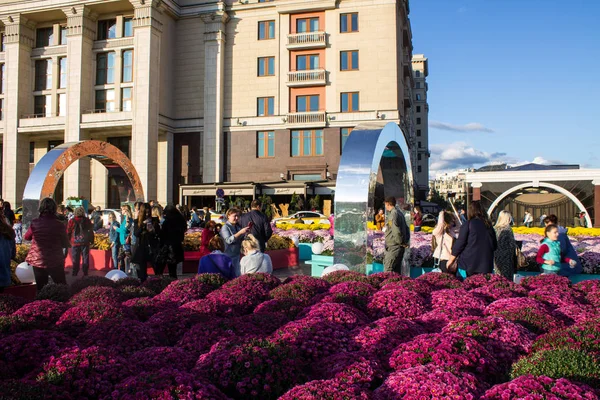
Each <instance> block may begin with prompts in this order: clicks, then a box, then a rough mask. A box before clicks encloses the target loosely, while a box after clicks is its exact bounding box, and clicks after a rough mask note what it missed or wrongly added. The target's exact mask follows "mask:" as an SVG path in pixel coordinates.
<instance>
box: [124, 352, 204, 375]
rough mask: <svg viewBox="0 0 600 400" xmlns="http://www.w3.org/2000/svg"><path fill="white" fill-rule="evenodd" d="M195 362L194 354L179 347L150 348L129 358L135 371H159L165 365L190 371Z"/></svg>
mask: <svg viewBox="0 0 600 400" xmlns="http://www.w3.org/2000/svg"><path fill="white" fill-rule="evenodd" d="M195 362H196V358H195V357H194V356H193V355H192V354H190V353H189V352H187V351H185V350H183V349H181V348H179V347H149V348H146V349H143V350H140V351H138V352H136V353H134V354H133V355H132V356H131V357H129V364H130V365H131V369H132V370H133V371H159V370H160V369H161V368H163V367H164V366H165V365H171V366H173V367H174V368H176V369H179V370H180V371H189V370H190V369H192V368H193V367H194V364H195Z"/></svg>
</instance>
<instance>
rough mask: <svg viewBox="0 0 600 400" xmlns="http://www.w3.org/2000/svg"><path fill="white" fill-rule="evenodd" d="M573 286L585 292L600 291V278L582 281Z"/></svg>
mask: <svg viewBox="0 0 600 400" xmlns="http://www.w3.org/2000/svg"><path fill="white" fill-rule="evenodd" d="M573 287H574V288H575V289H577V290H579V291H580V292H582V293H584V294H586V293H590V292H600V280H598V279H594V280H589V281H581V282H579V283H577V284H575V285H573Z"/></svg>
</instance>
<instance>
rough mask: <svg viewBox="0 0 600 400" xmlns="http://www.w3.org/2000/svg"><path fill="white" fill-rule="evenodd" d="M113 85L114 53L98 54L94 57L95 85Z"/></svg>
mask: <svg viewBox="0 0 600 400" xmlns="http://www.w3.org/2000/svg"><path fill="white" fill-rule="evenodd" d="M110 83H115V53H114V52H110V53H98V55H97V56H96V85H106V84H110Z"/></svg>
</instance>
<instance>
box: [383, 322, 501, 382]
mask: <svg viewBox="0 0 600 400" xmlns="http://www.w3.org/2000/svg"><path fill="white" fill-rule="evenodd" d="M428 364H433V365H435V366H436V367H439V368H441V369H443V370H446V371H449V372H455V373H456V372H469V373H473V374H475V375H478V376H482V377H485V378H490V377H493V376H494V375H495V374H497V372H498V368H497V364H496V360H495V359H494V358H493V357H492V355H491V354H490V353H488V351H487V350H486V349H485V348H484V347H483V346H481V345H480V344H479V343H477V341H475V340H474V339H471V338H468V337H465V336H462V335H457V334H454V333H447V334H439V333H432V334H424V335H420V336H417V337H416V338H415V339H414V340H412V341H410V342H406V343H402V344H401V345H399V346H398V347H397V348H396V350H395V351H394V352H393V353H392V356H391V357H390V366H391V367H392V368H393V369H395V370H396V371H400V370H403V369H406V368H411V367H416V366H419V365H428Z"/></svg>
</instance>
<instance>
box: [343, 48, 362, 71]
mask: <svg viewBox="0 0 600 400" xmlns="http://www.w3.org/2000/svg"><path fill="white" fill-rule="evenodd" d="M357 69H358V50H352V51H342V52H340V70H342V71H355V70H357Z"/></svg>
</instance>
